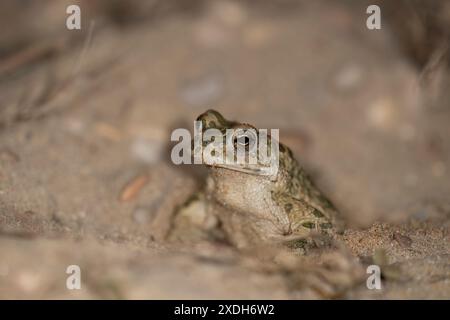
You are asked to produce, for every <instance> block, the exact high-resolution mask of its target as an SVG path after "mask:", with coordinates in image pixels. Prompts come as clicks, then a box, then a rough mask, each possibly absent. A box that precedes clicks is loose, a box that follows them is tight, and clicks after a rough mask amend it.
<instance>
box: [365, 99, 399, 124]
mask: <svg viewBox="0 0 450 320" xmlns="http://www.w3.org/2000/svg"><path fill="white" fill-rule="evenodd" d="M395 109H396V108H395V105H394V102H393V101H392V100H391V99H388V98H382V99H378V100H376V101H374V102H373V103H372V104H371V105H370V106H369V110H368V113H367V118H368V120H369V123H370V124H372V125H373V126H374V127H375V128H377V129H381V130H385V129H389V128H392V127H393V126H394V124H395V122H396V110H395Z"/></svg>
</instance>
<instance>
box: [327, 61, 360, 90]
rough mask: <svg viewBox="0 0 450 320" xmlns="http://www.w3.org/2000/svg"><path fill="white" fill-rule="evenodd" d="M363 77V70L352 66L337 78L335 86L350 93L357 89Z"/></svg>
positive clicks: (347, 67)
mask: <svg viewBox="0 0 450 320" xmlns="http://www.w3.org/2000/svg"><path fill="white" fill-rule="evenodd" d="M362 77H363V72H362V69H361V67H360V66H359V65H356V64H350V65H347V66H345V67H344V68H342V69H341V70H340V71H339V72H338V73H337V74H336V77H335V81H334V83H335V86H336V88H338V89H339V90H342V91H349V90H352V89H355V88H356V87H357V86H358V85H359V83H360V82H361V80H362Z"/></svg>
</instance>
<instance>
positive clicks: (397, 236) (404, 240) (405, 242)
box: [392, 231, 412, 248]
mask: <svg viewBox="0 0 450 320" xmlns="http://www.w3.org/2000/svg"><path fill="white" fill-rule="evenodd" d="M392 238H393V239H394V240H395V241H397V242H398V244H399V245H401V246H402V247H404V248H409V247H411V245H412V240H411V238H410V237H408V236H404V235H402V234H401V233H400V232H398V231H396V232H394V234H393V235H392Z"/></svg>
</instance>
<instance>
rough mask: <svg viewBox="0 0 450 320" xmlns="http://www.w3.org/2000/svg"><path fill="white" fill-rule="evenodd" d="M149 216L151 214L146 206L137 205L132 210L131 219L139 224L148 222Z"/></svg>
mask: <svg viewBox="0 0 450 320" xmlns="http://www.w3.org/2000/svg"><path fill="white" fill-rule="evenodd" d="M150 218H151V214H150V212H149V211H148V209H147V208H143V207H138V208H136V209H135V210H134V211H133V220H134V221H135V222H137V223H139V224H144V223H148V222H149V221H150V220H151V219H150Z"/></svg>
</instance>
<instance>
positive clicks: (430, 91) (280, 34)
mask: <svg viewBox="0 0 450 320" xmlns="http://www.w3.org/2000/svg"><path fill="white" fill-rule="evenodd" d="M68 3H69V2H65V1H42V4H39V5H37V4H33V5H32V4H29V6H28V7H21V8H18V7H17V4H15V2H14V1H5V2H4V4H2V6H3V8H4V10H1V17H0V21H1V23H2V28H1V35H2V37H1V39H2V41H1V42H0V45H1V47H0V54H1V55H0V57H1V58H0V127H1V131H0V298H3V299H7V298H19V299H20V298H44V299H52V298H62V299H78V298H123V299H131V298H138V299H147V298H163V299H165V298H184V299H185V298H194V299H196V298H210V299H215V298H235V299H239V298H245V299H250V298H264V299H297V298H311V299H320V298H358V299H359V298H368V299H372V298H389V299H391V298H393V299H397V298H415V299H417V298H420V299H422V298H424V299H430V298H438V299H449V298H450V236H449V229H448V228H449V222H450V197H449V196H450V179H449V178H450V144H449V137H450V126H449V123H450V105H449V104H448V101H450V100H449V96H448V92H447V91H448V90H445V89H444V90H442V87H443V86H444V88H445V83H446V82H445V81H447V80H448V69H445V68H444V69H442V68H441V69H439V70H438V71H437V72H438V75H437V76H436V77H437V78H438V80H435V79H436V77H433V79H432V80H431V81H429V82H425V84H424V80H423V76H424V73H423V69H419V68H417V67H416V66H415V65H414V64H413V63H412V62H411V61H409V60H408V59H407V58H406V56H405V53H404V51H403V50H402V48H401V46H400V45H399V41H398V40H397V39H396V38H395V36H393V34H392V32H391V29H390V26H389V25H388V24H387V22H386V24H384V20H383V27H382V29H381V30H377V31H369V30H368V29H367V28H366V26H365V20H366V17H367V15H366V13H365V8H366V7H367V6H365V3H364V2H360V3H359V4H356V3H351V2H346V1H342V2H336V1H334V2H331V1H309V2H307V1H297V2H294V3H293V2H292V1H279V2H277V3H276V4H269V3H263V4H260V5H258V6H255V5H250V4H248V3H247V2H231V1H220V2H218V1H211V2H208V3H207V4H205V3H203V2H201V1H195V2H193V3H195V4H192V6H189V8H186V7H185V6H183V5H180V4H173V3H172V1H168V2H167V3H166V5H158V3H159V2H158V1H153V2H152V1H148V2H146V4H143V2H139V1H138V2H136V1H135V2H133V1H132V2H130V3H133V4H134V5H135V6H136V7H137V9H135V10H131V9H130V10H128V11H124V10H125V8H124V7H123V6H121V5H119V4H117V3H118V2H114V3H116V4H115V5H114V6H111V7H110V4H109V3H108V2H106V1H81V2H78V3H79V4H80V5H81V8H82V14H83V19H82V22H83V26H82V30H81V31H68V30H67V29H65V18H66V15H65V8H66V6H67V4H68ZM169 3H170V4H171V5H170V4H169ZM130 8H132V6H131V4H130ZM37 12H38V14H37ZM124 12H125V13H126V14H125V13H124ZM448 12H450V10H449V11H448ZM150 13H155V14H150ZM8 23H9V24H12V23H17V28H11V27H8ZM447 84H448V82H447ZM447 88H448V87H447ZM208 108H215V109H218V110H220V111H221V112H222V113H223V114H224V115H226V116H227V117H229V118H231V119H238V120H240V121H243V122H248V123H252V124H254V125H256V126H258V127H262V128H279V129H280V135H281V140H282V141H283V142H284V143H285V144H287V145H289V146H290V147H291V148H292V149H293V151H294V153H295V155H296V157H297V158H298V159H299V160H300V162H301V163H302V164H304V166H305V167H306V168H307V170H308V171H309V172H310V173H311V175H312V176H313V177H314V179H315V181H316V182H317V184H318V185H319V186H320V187H321V189H323V190H324V191H325V193H326V194H327V195H329V197H330V198H331V199H332V200H333V202H335V204H336V206H337V207H338V208H339V209H340V211H341V212H342V214H343V216H344V217H345V219H346V220H347V223H348V229H347V230H346V232H345V233H344V235H342V236H341V237H340V240H341V242H340V245H339V246H338V247H336V248H333V249H330V250H327V251H326V252H318V253H313V254H311V256H300V257H298V256H292V254H290V253H289V252H285V251H280V250H278V249H275V248H258V250H255V251H252V252H245V251H244V252H238V251H236V250H234V249H233V248H230V247H228V246H226V245H223V244H217V243H207V242H203V243H202V242H200V243H196V244H192V243H172V242H168V241H167V240H166V235H167V233H168V231H169V230H170V227H171V222H172V219H173V212H174V210H175V208H176V207H177V206H179V205H181V204H182V203H183V202H184V201H185V200H186V199H187V198H188V197H189V196H190V195H191V194H192V192H193V191H194V190H196V189H198V188H199V187H200V186H201V184H202V179H203V178H204V176H205V174H206V171H205V169H204V168H201V167H199V166H196V167H194V168H192V166H188V167H189V168H187V167H183V168H180V167H177V166H174V165H172V164H171V162H170V158H169V154H170V146H171V144H170V133H171V131H172V130H173V129H174V128H179V127H185V128H188V129H192V128H193V123H192V121H193V120H194V119H195V118H196V116H197V115H198V114H200V113H201V112H203V111H204V110H206V109H208ZM370 264H377V265H380V266H381V269H382V275H383V280H382V289H381V290H369V289H367V287H366V279H367V276H368V275H367V274H366V267H367V266H368V265H370ZM69 265H78V266H80V268H81V272H82V289H81V290H68V289H67V288H66V279H67V276H68V275H67V274H66V268H67V266H69Z"/></svg>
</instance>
